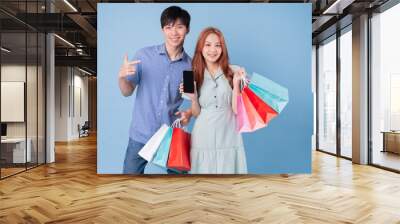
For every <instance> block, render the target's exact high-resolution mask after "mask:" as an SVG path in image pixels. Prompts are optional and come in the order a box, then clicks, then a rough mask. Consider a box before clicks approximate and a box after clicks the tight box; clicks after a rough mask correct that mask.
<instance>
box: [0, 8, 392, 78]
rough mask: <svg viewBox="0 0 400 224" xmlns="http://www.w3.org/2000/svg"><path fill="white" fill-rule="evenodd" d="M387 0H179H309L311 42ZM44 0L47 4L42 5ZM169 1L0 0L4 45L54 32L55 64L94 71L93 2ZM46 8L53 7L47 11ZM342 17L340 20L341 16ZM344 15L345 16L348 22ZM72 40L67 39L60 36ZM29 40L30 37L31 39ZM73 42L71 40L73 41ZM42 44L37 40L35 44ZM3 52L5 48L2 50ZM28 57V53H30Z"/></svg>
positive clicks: (30, 46)
mask: <svg viewBox="0 0 400 224" xmlns="http://www.w3.org/2000/svg"><path fill="white" fill-rule="evenodd" d="M387 1H388V0H250V1H241V0H237V1H235V0H234V1H232V0H231V1H223V0H219V1H215V0H203V1H197V0H195V1H193V0H192V1H189V0H187V1H179V2H210V3H211V2H224V3H233V2H235V3H240V2H269V3H312V13H313V16H312V21H310V22H312V26H313V28H312V30H313V33H312V36H313V43H317V42H318V41H321V40H322V39H324V38H326V37H328V36H330V35H332V33H334V32H335V31H336V27H337V24H338V23H337V21H338V20H341V21H342V22H341V23H340V24H341V26H346V25H348V24H347V23H349V24H350V23H351V17H352V16H357V15H358V14H360V13H362V12H365V11H366V10H371V9H374V8H376V7H378V6H380V5H382V4H383V3H385V2H387ZM46 2H47V5H46ZM100 2H105V3H135V2H173V1H163V0H161V1H150V0H135V1H134V0H125V1H124V0H122V1H121V0H119V1H115V0H47V1H46V0H1V2H0V28H1V30H2V33H3V34H2V46H6V45H7V48H12V49H13V50H14V51H15V53H14V54H18V51H20V53H21V54H22V53H26V52H28V54H29V53H30V52H32V53H34V52H35V50H34V49H36V46H37V43H36V41H32V40H30V39H31V38H32V37H33V36H32V35H31V36H30V38H28V39H29V40H27V43H28V45H27V46H28V48H27V50H26V52H25V48H24V46H25V41H26V40H25V38H24V33H25V30H26V29H27V30H28V32H31V31H32V32H36V31H39V32H55V33H56V34H57V35H58V36H59V37H60V38H58V37H57V38H55V47H56V50H55V53H56V65H69V66H80V67H83V68H87V69H88V70H91V71H92V72H93V73H95V72H96V57H97V50H96V46H97V3H100ZM50 9H51V11H52V12H53V13H48V12H50ZM343 21H344V22H343ZM346 21H348V22H346ZM61 38H62V39H64V40H66V41H67V42H69V43H70V44H68V43H66V42H65V41H63V40H62V39H61ZM30 42H33V43H30ZM71 44H72V45H71ZM41 47H42V46H41V45H40V46H39V48H41ZM2 55H3V53H2ZM28 58H29V56H28Z"/></svg>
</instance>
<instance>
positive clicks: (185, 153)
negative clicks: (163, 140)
mask: <svg viewBox="0 0 400 224" xmlns="http://www.w3.org/2000/svg"><path fill="white" fill-rule="evenodd" d="M167 167H168V168H170V169H176V170H179V171H190V134H189V133H187V132H186V131H185V130H183V129H182V128H180V127H174V128H173V130H172V139H171V145H170V149H169V157H168V162H167Z"/></svg>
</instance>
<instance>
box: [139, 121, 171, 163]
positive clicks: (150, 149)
mask: <svg viewBox="0 0 400 224" xmlns="http://www.w3.org/2000/svg"><path fill="white" fill-rule="evenodd" d="M168 128H169V127H168V125H166V124H163V125H162V126H161V127H160V128H159V129H158V130H157V132H156V133H155V134H154V135H153V136H151V138H150V139H149V140H148V141H147V143H146V144H145V145H144V146H143V148H142V149H141V150H140V151H139V152H138V154H139V156H141V157H142V158H143V159H145V160H147V161H151V160H152V159H153V156H154V154H155V153H156V151H157V149H158V147H159V146H160V144H161V141H162V140H163V139H164V136H165V134H166V133H167V131H168Z"/></svg>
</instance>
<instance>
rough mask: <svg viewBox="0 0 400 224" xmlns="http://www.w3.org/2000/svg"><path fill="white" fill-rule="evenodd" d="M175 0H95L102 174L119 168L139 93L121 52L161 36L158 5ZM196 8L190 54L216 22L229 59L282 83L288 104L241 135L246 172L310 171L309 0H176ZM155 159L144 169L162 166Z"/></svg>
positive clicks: (188, 39) (188, 40)
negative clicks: (126, 78)
mask: <svg viewBox="0 0 400 224" xmlns="http://www.w3.org/2000/svg"><path fill="white" fill-rule="evenodd" d="M170 5H172V4H148V3H144V4H137V3H136V4H98V24H97V26H98V28H97V29H98V60H97V61H98V65H97V66H98V82H97V84H98V108H97V109H98V110H97V111H98V131H97V135H98V141H97V142H98V143H97V150H98V153H97V162H98V166H97V171H98V173H99V174H115V173H122V166H123V160H124V155H125V150H126V146H127V144H128V131H129V125H130V122H131V116H132V115H131V112H132V108H133V105H134V95H133V96H131V97H123V96H122V95H121V93H120V90H119V87H118V80H117V76H118V75H117V74H118V71H119V67H120V65H121V63H122V59H123V55H124V54H125V53H128V55H129V58H130V59H132V57H133V55H134V53H135V52H136V51H137V50H138V49H140V48H142V47H145V46H151V45H155V44H160V43H162V42H163V34H162V31H161V27H160V15H161V12H162V11H163V10H164V9H165V8H166V7H168V6H170ZM173 5H178V6H181V7H182V8H184V9H186V10H187V11H188V12H189V13H190V15H191V18H192V20H191V29H190V33H189V34H188V36H187V37H186V40H185V45H184V48H185V50H186V52H187V53H188V54H189V55H190V56H192V55H193V51H194V47H195V43H196V41H197V38H198V35H199V34H200V32H201V30H203V29H204V28H206V27H208V26H215V27H217V28H219V29H220V30H221V31H222V32H223V34H224V36H225V40H226V42H227V47H228V51H229V56H230V62H231V64H237V65H240V66H243V67H245V69H246V71H247V72H248V73H249V74H251V73H252V72H257V73H259V74H263V75H265V76H267V77H268V78H269V79H271V80H273V81H275V82H277V83H279V84H281V85H283V86H285V87H287V88H288V90H289V103H288V105H287V106H286V108H285V109H284V110H283V112H282V113H281V114H280V115H279V116H278V117H277V118H275V119H273V120H272V121H271V123H270V124H269V126H268V127H267V128H264V129H261V130H259V131H256V132H254V133H249V134H243V137H244V144H245V149H246V155H247V165H248V171H249V173H253V174H271V173H310V172H311V135H312V127H313V126H312V122H313V120H312V118H313V109H312V106H313V105H312V93H311V4H263V3H243V4H226V3H225V4H201V3H196V4H193V3H187V4H173ZM159 172H160V170H158V169H156V168H155V167H153V166H149V167H147V168H146V173H159Z"/></svg>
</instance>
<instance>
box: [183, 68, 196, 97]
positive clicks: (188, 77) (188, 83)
mask: <svg viewBox="0 0 400 224" xmlns="http://www.w3.org/2000/svg"><path fill="white" fill-rule="evenodd" d="M193 82H194V76H193V71H183V92H184V93H194V83H193Z"/></svg>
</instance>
